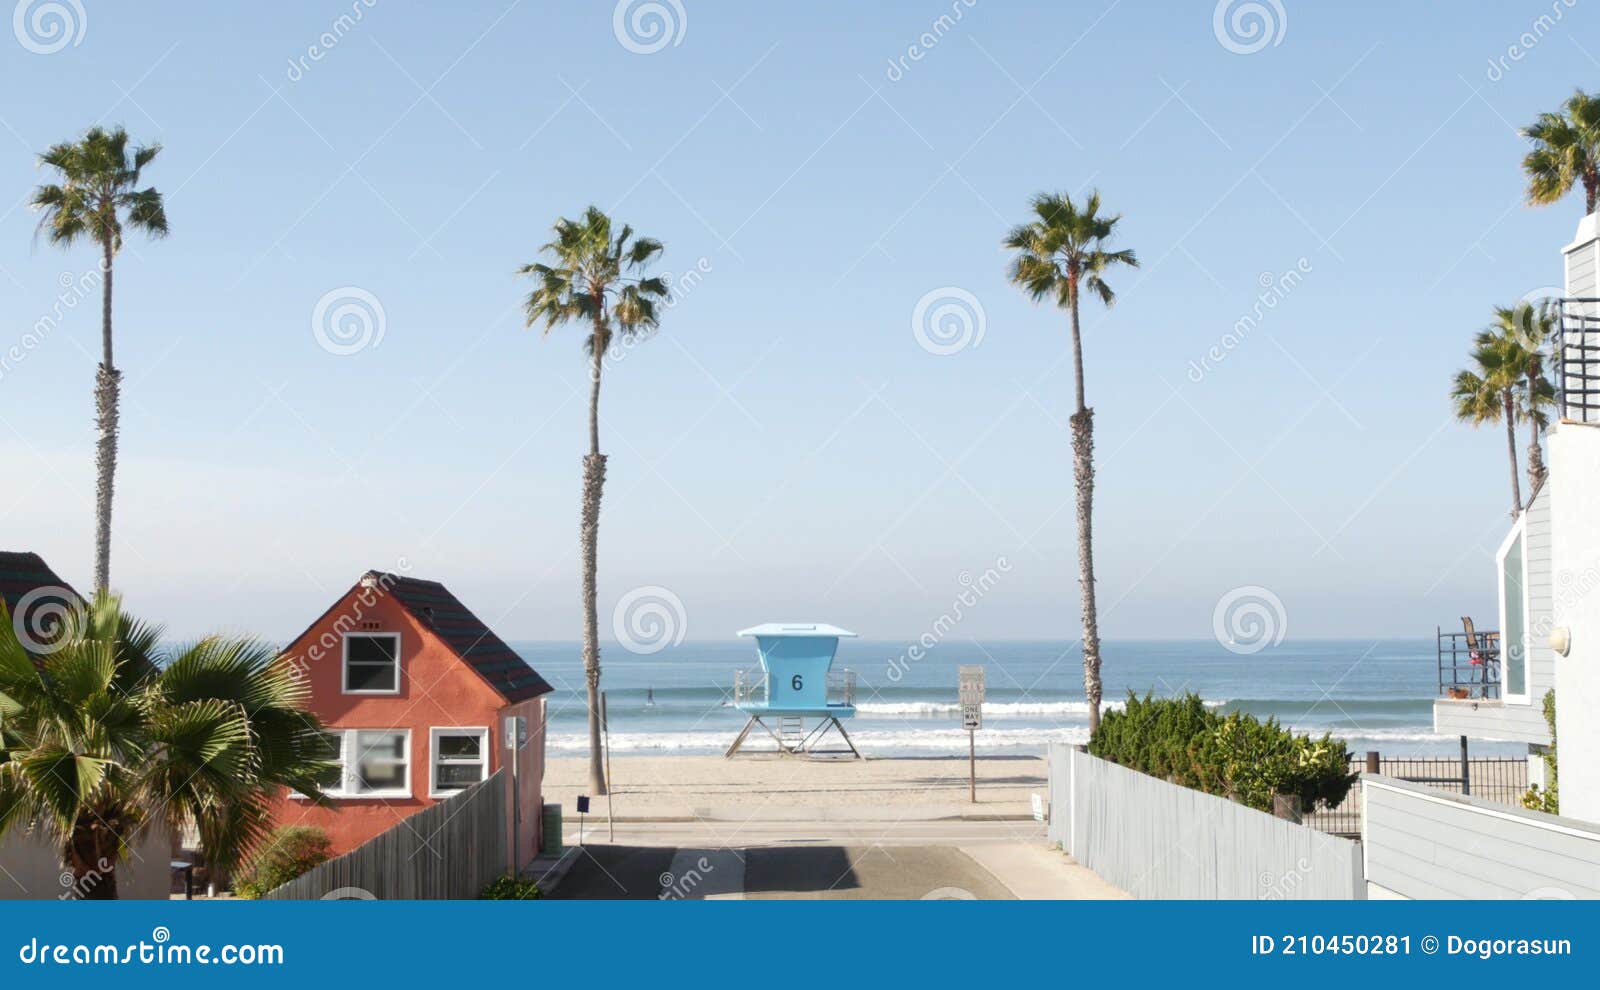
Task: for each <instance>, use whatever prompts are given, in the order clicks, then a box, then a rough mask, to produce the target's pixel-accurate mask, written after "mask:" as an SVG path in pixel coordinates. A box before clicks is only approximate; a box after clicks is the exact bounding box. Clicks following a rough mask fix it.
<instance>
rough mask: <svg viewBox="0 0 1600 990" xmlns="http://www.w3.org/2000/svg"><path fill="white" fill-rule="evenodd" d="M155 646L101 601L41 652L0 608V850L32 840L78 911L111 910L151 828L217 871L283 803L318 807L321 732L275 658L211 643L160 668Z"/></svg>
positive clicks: (255, 646) (250, 648) (238, 643)
mask: <svg viewBox="0 0 1600 990" xmlns="http://www.w3.org/2000/svg"><path fill="white" fill-rule="evenodd" d="M160 638H161V634H160V630H158V629H155V628H152V627H149V626H146V625H143V624H141V623H140V622H138V621H137V620H135V619H133V618H130V617H129V616H128V615H127V614H126V613H124V612H123V611H122V607H121V603H120V602H119V600H118V599H116V598H114V597H111V596H109V595H103V594H102V595H99V596H97V598H96V600H95V602H94V603H93V604H92V605H90V606H88V607H87V609H86V610H85V612H84V614H83V615H82V616H81V620H80V621H75V622H71V623H67V624H65V625H64V627H63V630H62V632H61V633H60V638H59V639H58V640H57V641H55V642H52V643H50V644H49V645H48V647H47V648H46V649H45V650H44V651H43V652H42V653H41V652H40V647H39V644H37V643H32V642H30V643H29V644H27V645H24V643H23V642H21V641H20V640H19V639H18V636H17V631H16V629H15V628H14V626H13V624H12V622H11V618H10V616H9V615H7V614H6V609H5V606H4V604H3V603H0V836H3V835H5V834H6V833H7V832H8V831H10V830H12V829H14V828H27V827H29V826H31V827H33V828H34V829H36V830H42V834H43V835H44V836H46V837H47V838H48V839H50V840H51V841H53V842H54V843H55V844H56V845H57V847H58V848H59V850H60V855H61V864H62V866H63V868H65V869H66V870H69V871H71V873H72V876H73V880H74V883H73V890H74V891H75V892H76V893H77V895H78V896H80V897H84V898H90V899H108V898H115V897H116V896H117V877H116V866H117V863H118V862H119V861H120V860H122V859H123V858H124V857H125V856H126V855H127V853H128V849H129V848H130V845H131V843H132V842H133V841H134V840H135V839H136V838H138V836H139V835H140V834H142V833H143V832H144V831H145V830H146V829H148V828H149V827H151V826H152V825H155V824H161V825H164V826H165V827H166V829H167V830H168V833H169V834H173V835H175V834H177V833H178V832H179V831H180V830H182V829H185V828H188V827H193V828H195V829H197V830H198V832H199V834H200V840H201V844H202V846H203V847H204V849H205V852H206V858H207V862H208V863H210V864H211V865H212V866H213V867H214V868H216V869H218V870H219V871H222V872H227V871H230V870H232V869H234V868H236V867H237V866H238V865H239V863H240V862H241V861H242V859H243V856H244V855H245V853H246V851H247V850H248V849H249V848H250V847H251V846H253V845H254V844H255V843H257V842H259V841H260V840H261V839H262V838H263V837H264V836H265V835H266V834H267V831H268V829H269V827H270V825H271V818H270V809H271V802H272V800H273V798H274V797H275V796H276V794H278V793H279V791H280V789H281V788H283V787H288V788H291V789H293V790H295V791H298V792H299V793H300V794H303V795H305V796H306V797H308V798H310V799H312V800H313V801H318V802H322V801H325V800H326V798H325V797H324V796H323V793H322V791H321V789H320V787H319V786H318V783H317V781H318V779H319V778H320V777H321V776H322V775H323V774H325V773H327V772H328V771H329V770H331V769H333V764H330V763H327V762H325V761H324V760H322V759H321V758H320V754H321V753H323V752H324V751H325V750H324V745H325V744H324V741H323V736H322V732H321V725H320V724H319V723H318V722H317V719H316V718H315V716H313V715H311V714H309V713H307V712H306V711H304V710H303V708H302V703H303V701H304V690H305V689H304V686H303V684H302V682H301V681H300V680H299V679H298V678H297V677H296V676H295V674H294V671H292V670H291V669H289V668H287V667H285V666H283V665H281V664H276V663H275V660H276V659H277V652H276V651H275V650H274V649H272V648H271V647H270V646H267V645H266V644H263V643H259V642H256V641H254V640H249V639H223V638H220V637H208V638H206V639H202V640H200V641H199V642H197V643H194V644H192V645H189V646H186V647H182V648H180V649H177V650H175V651H173V652H170V653H167V652H164V651H163V650H162V649H161V647H160V645H159V644H160ZM30 651H32V652H31V653H30Z"/></svg>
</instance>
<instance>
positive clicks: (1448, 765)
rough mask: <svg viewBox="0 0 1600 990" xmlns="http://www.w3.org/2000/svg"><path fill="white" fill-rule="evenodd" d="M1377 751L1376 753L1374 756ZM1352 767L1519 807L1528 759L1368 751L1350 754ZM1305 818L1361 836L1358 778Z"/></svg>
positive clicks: (1314, 825) (1326, 828)
mask: <svg viewBox="0 0 1600 990" xmlns="http://www.w3.org/2000/svg"><path fill="white" fill-rule="evenodd" d="M1374 757H1376V759H1374ZM1350 770H1351V771H1352V772H1355V773H1362V772H1366V773H1380V774H1383V775H1384V776H1385V777H1395V778H1398V779H1400V780H1409V781H1412V782H1414V783H1419V784H1427V785H1428V786H1430V787H1437V788H1440V789H1441V790H1446V791H1451V792H1453V793H1456V794H1462V793H1467V794H1471V795H1472V796H1473V797H1480V798H1483V799H1485V800H1487V801H1494V802H1496V803H1498V804H1504V805H1509V806H1512V807H1520V806H1521V805H1522V795H1523V794H1524V793H1525V792H1526V791H1527V789H1528V761H1527V759H1526V758H1525V757H1520V756H1505V757H1500V756H1480V757H1473V758H1471V759H1468V760H1465V761H1463V760H1459V759H1453V758H1451V757H1400V758H1393V757H1384V756H1381V755H1378V754H1375V753H1369V754H1368V755H1367V756H1366V757H1354V756H1353V757H1351V758H1350ZM1303 821H1304V823H1305V824H1307V825H1310V826H1311V827H1312V828H1315V829H1319V830H1321V831H1323V832H1331V833H1333V834H1334V835H1343V836H1348V837H1350V838H1360V837H1361V783H1360V782H1359V781H1357V782H1356V784H1355V785H1354V786H1352V787H1351V788H1350V793H1349V795H1347V796H1346V797H1345V799H1344V801H1343V802H1342V803H1341V804H1340V805H1339V806H1338V807H1337V808H1331V809H1326V810H1320V809H1319V810H1317V811H1315V812H1312V813H1310V814H1308V815H1306V816H1305V817H1304V819H1303Z"/></svg>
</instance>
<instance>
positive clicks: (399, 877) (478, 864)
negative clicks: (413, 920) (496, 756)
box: [265, 771, 507, 900]
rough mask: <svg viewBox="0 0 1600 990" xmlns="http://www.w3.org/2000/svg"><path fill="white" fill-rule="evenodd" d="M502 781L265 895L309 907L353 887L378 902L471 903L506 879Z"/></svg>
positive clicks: (501, 775) (422, 814)
mask: <svg viewBox="0 0 1600 990" xmlns="http://www.w3.org/2000/svg"><path fill="white" fill-rule="evenodd" d="M506 780H507V778H506V775H505V771H499V772H497V773H495V774H494V775H493V776H491V777H490V778H489V779H488V780H485V781H482V782H481V783H477V784H474V785H473V786H471V787H469V788H467V789H466V790H464V791H462V792H461V793H460V794H457V795H455V796H454V797H451V798H449V799H448V800H445V801H441V802H439V803H438V804H435V805H433V806H431V807H429V808H425V809H423V810H422V811H419V812H418V813H416V814H415V815H412V816H411V817H409V818H406V819H404V820H402V821H400V822H398V823H396V824H395V825H394V826H393V827H392V828H390V829H389V830H387V831H385V832H382V833H380V834H378V835H376V836H374V837H373V838H371V839H369V840H368V841H367V842H365V843H363V844H362V845H360V846H358V847H356V848H355V849H352V850H350V851H349V852H347V853H345V854H344V855H343V856H339V857H337V858H336V859H332V860H329V861H328V862H326V863H323V864H322V865H321V866H318V867H316V868H315V869H312V870H309V871H307V872H306V873H304V874H302V875H301V876H299V877H296V878H295V879H293V880H291V881H289V882H288V883H286V884H284V885H283V886H281V887H278V888H277V889H275V890H272V891H269V892H268V893H267V894H266V895H265V896H266V898H267V899H269V900H316V899H319V898H323V897H326V896H328V895H329V894H331V893H333V892H334V891H339V890H344V891H346V892H347V893H348V892H349V891H350V889H351V888H354V889H355V890H357V891H365V892H366V893H367V894H370V895H371V896H372V897H374V898H376V899H378V900H471V899H475V898H476V897H477V896H478V894H479V892H480V891H482V890H483V888H484V887H485V886H487V885H488V884H489V882H490V881H491V880H493V879H494V878H495V877H497V876H499V875H500V874H502V873H504V872H505V868H506V848H505V845H506V838H505V837H506V807H507V806H506V786H507V783H506ZM357 896H359V895H357Z"/></svg>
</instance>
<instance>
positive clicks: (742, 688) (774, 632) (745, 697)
mask: <svg viewBox="0 0 1600 990" xmlns="http://www.w3.org/2000/svg"><path fill="white" fill-rule="evenodd" d="M739 635H740V636H754V637H755V640H756V651H757V654H758V656H759V657H760V660H761V668H760V669H759V670H741V671H739V672H738V673H737V674H735V675H734V680H733V706H734V707H735V708H737V709H739V710H740V711H741V712H744V713H745V714H746V715H748V716H750V719H749V721H747V722H746V723H745V724H744V728H743V729H741V730H740V731H739V736H738V738H737V739H735V740H734V741H733V745H732V746H729V747H728V751H727V752H726V753H724V754H723V756H732V755H733V754H735V753H737V752H738V751H739V747H740V746H742V745H744V741H745V739H746V737H748V736H749V735H750V730H751V729H754V728H755V727H756V726H758V725H759V726H761V727H762V728H763V729H766V730H767V734H768V735H770V736H772V738H773V739H774V740H776V741H777V743H778V750H779V751H780V752H783V753H788V754H791V755H796V756H800V755H804V756H843V755H845V751H844V750H823V749H819V748H818V745H819V744H820V743H821V742H822V740H823V737H825V736H826V735H827V734H828V730H829V729H836V730H838V733H839V738H841V739H843V740H844V744H845V746H846V747H847V748H848V750H849V755H851V756H854V757H855V758H856V759H858V760H859V759H861V753H860V752H859V751H857V750H856V747H855V744H854V743H852V742H851V741H850V734H849V733H847V732H845V731H844V723H843V722H841V721H840V719H845V718H849V717H850V716H852V715H854V714H855V713H856V673H855V671H853V670H849V669H847V668H841V669H839V670H834V669H833V655H834V653H835V652H836V651H837V650H838V648H839V638H840V637H841V636H851V637H854V636H855V633H853V632H850V631H848V630H845V629H840V628H839V627H838V626H830V625H825V624H823V623H820V622H769V623H767V624H766V625H763V626H755V627H753V628H750V629H744V630H741V631H740V632H739ZM807 719H812V720H814V724H813V726H812V727H811V729H810V730H809V731H808V730H807V729H806V720H807ZM768 720H776V722H777V728H776V729H774V728H773V726H772V725H769V724H768Z"/></svg>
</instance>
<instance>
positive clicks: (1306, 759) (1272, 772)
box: [1089, 693, 1356, 811]
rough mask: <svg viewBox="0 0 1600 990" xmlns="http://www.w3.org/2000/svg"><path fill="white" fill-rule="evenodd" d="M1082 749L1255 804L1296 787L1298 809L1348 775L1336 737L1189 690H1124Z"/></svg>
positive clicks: (1328, 797) (1325, 798) (1328, 796)
mask: <svg viewBox="0 0 1600 990" xmlns="http://www.w3.org/2000/svg"><path fill="white" fill-rule="evenodd" d="M1089 752H1090V753H1091V754H1093V755H1095V756H1099V757H1102V758H1104V759H1108V760H1112V761H1114V762H1116V763H1119V764H1121V765H1122V766H1125V767H1128V768H1129V769H1131V770H1138V771H1140V772H1142V773H1147V774H1150V775H1151V776H1154V777H1160V778H1162V779H1165V780H1170V781H1172V782H1173V783H1176V784H1182V785H1184V786H1186V787H1193V788H1195V789H1196V790H1202V791H1206V792H1207V793H1210V794H1217V795H1221V796H1224V797H1228V798H1232V799H1233V800H1235V801H1238V802H1240V803H1241V804H1246V805H1249V806H1250V807H1252V808H1257V809H1259V810H1261V811H1271V810H1272V799H1273V797H1274V795H1278V794H1294V795H1298V796H1299V798H1300V804H1301V807H1302V808H1303V809H1304V810H1306V811H1311V810H1312V809H1313V808H1315V807H1316V806H1317V805H1318V804H1321V805H1322V806H1323V807H1330V808H1331V807H1333V806H1335V805H1337V804H1339V803H1340V802H1341V801H1343V800H1344V798H1345V795H1346V794H1347V793H1348V792H1349V790H1350V785H1351V784H1352V783H1354V781H1355V779H1356V774H1354V773H1352V772H1351V771H1350V753H1349V750H1348V749H1347V748H1346V747H1345V744H1344V743H1343V742H1341V741H1338V740H1335V739H1333V738H1332V737H1331V736H1329V735H1326V734H1324V735H1323V737H1322V738H1321V739H1312V738H1311V737H1309V736H1302V735H1296V734H1294V733H1293V732H1290V731H1289V730H1288V729H1285V728H1283V726H1281V725H1279V724H1278V721H1277V719H1273V718H1269V719H1267V720H1266V721H1265V722H1262V721H1259V720H1258V719H1256V718H1255V717H1254V716H1251V715H1245V714H1243V713H1242V712H1235V713H1233V714H1232V715H1229V716H1228V717H1226V718H1223V717H1222V716H1220V715H1218V714H1216V713H1215V712H1213V711H1211V710H1210V709H1208V708H1207V707H1206V706H1205V702H1204V701H1203V700H1201V698H1200V696H1199V695H1196V694H1193V693H1189V694H1185V695H1183V696H1181V697H1178V698H1161V699H1152V698H1151V697H1150V696H1149V695H1146V696H1145V697H1144V698H1143V699H1142V700H1141V699H1139V698H1138V697H1136V696H1134V695H1132V694H1129V696H1128V703H1127V706H1126V707H1125V708H1124V709H1123V710H1122V711H1121V712H1107V713H1106V714H1105V716H1104V717H1103V718H1102V719H1101V721H1100V729H1099V731H1097V732H1096V733H1095V735H1094V737H1093V738H1092V739H1090V740H1089Z"/></svg>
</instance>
